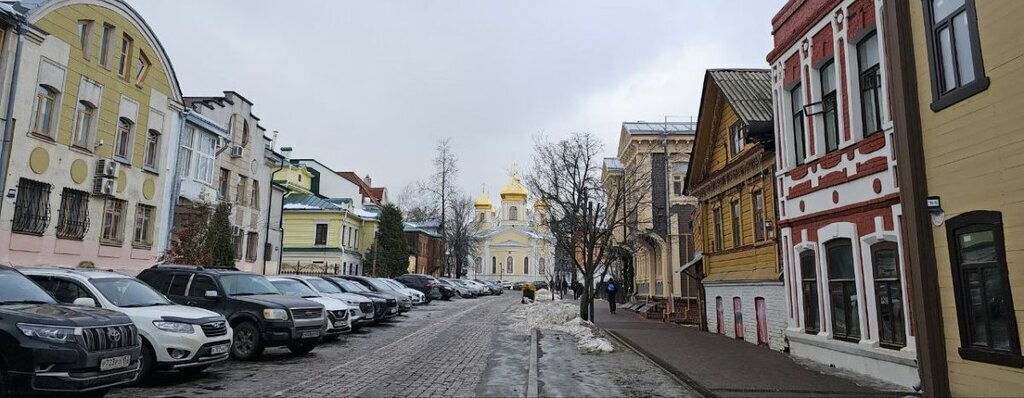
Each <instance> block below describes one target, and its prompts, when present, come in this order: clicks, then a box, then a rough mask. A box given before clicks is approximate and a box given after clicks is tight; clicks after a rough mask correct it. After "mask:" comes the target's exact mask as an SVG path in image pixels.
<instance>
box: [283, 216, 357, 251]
mask: <svg viewBox="0 0 1024 398" xmlns="http://www.w3.org/2000/svg"><path fill="white" fill-rule="evenodd" d="M343 218H344V215H343V214H342V213H341V212H340V211H339V212H326V211H325V212H317V211H287V210H286V211H285V213H284V242H283V245H284V247H285V248H307V247H314V243H315V242H316V224H320V223H324V222H326V223H327V244H326V245H325V246H326V247H333V248H337V247H338V242H339V241H340V239H341V225H342V219H343Z"/></svg>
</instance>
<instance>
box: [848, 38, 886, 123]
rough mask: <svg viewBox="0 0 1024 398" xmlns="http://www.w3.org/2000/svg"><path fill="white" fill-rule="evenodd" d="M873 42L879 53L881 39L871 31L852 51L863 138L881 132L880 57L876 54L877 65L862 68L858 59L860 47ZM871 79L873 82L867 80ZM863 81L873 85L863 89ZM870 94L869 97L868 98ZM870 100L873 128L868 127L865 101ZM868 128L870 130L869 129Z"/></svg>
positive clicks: (862, 65) (861, 63)
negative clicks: (854, 58) (872, 40)
mask: <svg viewBox="0 0 1024 398" xmlns="http://www.w3.org/2000/svg"><path fill="white" fill-rule="evenodd" d="M871 39H874V40H875V51H876V52H878V51H881V46H882V38H881V37H879V35H878V31H872V32H870V33H868V34H866V35H864V36H863V37H862V38H861V39H860V41H858V42H857V45H856V46H855V47H854V50H855V51H856V52H857V90H858V93H860V122H861V129H862V130H863V132H864V137H869V136H871V135H874V134H876V133H879V132H881V131H882V129H883V127H882V69H881V65H882V57H881V56H880V55H878V54H876V55H878V63H877V64H874V65H871V66H868V67H867V68H865V67H864V64H863V60H861V57H860V53H861V51H860V49H861V46H862V45H865V43H867V42H868V40H871ZM869 79H873V80H869ZM865 81H872V82H873V83H874V84H873V86H871V87H867V88H865ZM869 94H870V96H869ZM868 98H871V99H873V100H874V102H873V106H872V108H873V109H872V112H873V113H874V115H875V118H874V120H875V122H876V125H875V126H871V127H869V126H868V112H867V111H868V109H867V106H866V103H865V101H866V100H867V99H868ZM869 128H870V129H869Z"/></svg>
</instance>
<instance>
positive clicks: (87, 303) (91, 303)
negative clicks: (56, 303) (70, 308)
mask: <svg viewBox="0 0 1024 398" xmlns="http://www.w3.org/2000/svg"><path fill="white" fill-rule="evenodd" d="M71 305H77V306H79V307H99V305H96V300H93V299H92V298H89V297H79V298H76V299H75V301H73V302H71Z"/></svg>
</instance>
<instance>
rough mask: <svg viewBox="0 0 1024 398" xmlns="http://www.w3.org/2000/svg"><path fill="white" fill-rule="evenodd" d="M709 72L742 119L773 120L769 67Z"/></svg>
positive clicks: (752, 122)
mask: <svg viewBox="0 0 1024 398" xmlns="http://www.w3.org/2000/svg"><path fill="white" fill-rule="evenodd" d="M707 74H708V77H710V78H711V79H712V80H714V82H715V84H717V85H718V89H719V90H721V92H722V95H723V96H725V99H726V101H729V105H732V109H733V111H735V112H736V116H737V117H739V118H740V120H742V121H743V123H746V124H747V125H752V124H754V123H758V122H771V121H772V80H771V75H770V71H769V70H768V69H711V70H708V72H707Z"/></svg>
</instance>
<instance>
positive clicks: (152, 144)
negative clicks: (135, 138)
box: [142, 129, 160, 169]
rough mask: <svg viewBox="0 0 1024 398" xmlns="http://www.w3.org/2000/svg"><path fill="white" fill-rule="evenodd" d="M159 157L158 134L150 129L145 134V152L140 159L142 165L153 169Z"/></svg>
mask: <svg viewBox="0 0 1024 398" xmlns="http://www.w3.org/2000/svg"><path fill="white" fill-rule="evenodd" d="M159 157H160V132H159V131H156V130H152V129H150V130H149V132H147V133H146V152H144V155H143V157H142V165H143V166H144V167H149V168H151V169H155V168H156V165H157V162H158V161H159Z"/></svg>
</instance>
